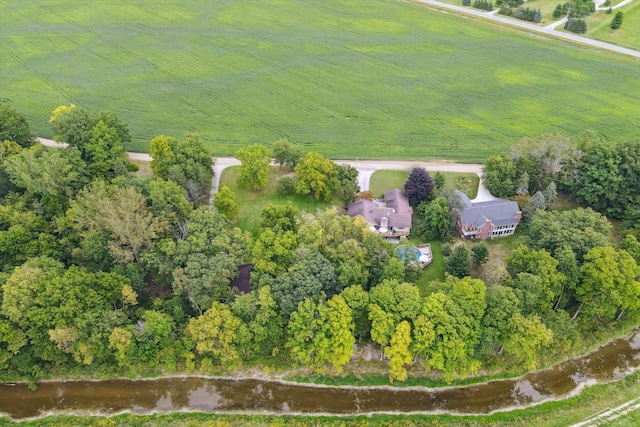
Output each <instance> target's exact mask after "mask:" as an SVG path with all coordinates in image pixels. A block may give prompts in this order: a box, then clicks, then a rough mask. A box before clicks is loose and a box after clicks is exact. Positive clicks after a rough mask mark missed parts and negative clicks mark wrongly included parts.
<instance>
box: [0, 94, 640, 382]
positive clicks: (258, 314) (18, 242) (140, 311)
mask: <svg viewBox="0 0 640 427" xmlns="http://www.w3.org/2000/svg"><path fill="white" fill-rule="evenodd" d="M1 108H2V109H1V110H0V118H1V119H2V121H1V122H0V136H1V137H2V138H4V139H3V142H2V150H1V151H0V154H1V156H0V162H1V163H0V178H1V181H0V182H1V183H2V186H1V187H0V191H1V192H0V197H1V198H2V199H1V200H2V203H1V205H0V285H1V289H2V290H1V293H0V367H2V371H3V372H4V375H5V376H7V377H23V378H30V379H38V378H44V377H46V376H48V375H52V374H54V373H56V372H58V373H59V372H63V373H65V372H95V371H96V370H99V371H100V372H101V373H102V374H105V375H116V374H119V373H122V372H125V373H136V372H140V371H142V370H144V369H163V370H167V371H171V372H174V371H180V372H193V371H200V372H212V371H215V370H219V369H233V368H237V367H240V366H242V365H245V364H253V363H264V364H267V365H273V364H280V365H279V366H289V365H291V364H294V365H297V366H301V367H304V368H306V369H310V370H314V371H316V372H319V373H339V372H341V371H342V370H344V369H345V367H346V366H347V364H348V362H349V361H350V360H351V359H352V357H353V349H354V344H356V343H358V344H360V345H365V344H369V345H373V346H375V347H377V348H378V350H379V352H378V354H379V355H380V358H381V360H382V362H384V363H385V366H387V369H388V374H389V379H390V380H391V381H402V380H404V379H406V378H407V376H408V375H409V373H410V372H411V371H412V370H426V371H431V370H436V371H438V372H440V373H441V374H442V375H443V377H444V379H445V380H446V381H448V382H450V381H452V380H454V379H455V378H458V377H464V376H467V375H470V374H473V373H475V372H477V371H478V370H479V369H480V367H481V366H499V365H500V364H503V365H506V366H524V367H526V368H533V367H535V366H536V365H537V364H538V363H539V360H540V357H541V355H542V354H554V353H561V352H562V351H564V350H566V348H569V347H571V346H572V345H574V344H575V343H576V342H578V341H579V340H580V337H581V336H582V334H589V333H591V332H592V331H593V330H595V329H598V328H603V327H606V326H607V325H611V324H615V323H616V322H617V321H619V320H620V319H622V318H624V316H627V317H631V318H634V319H635V318H637V316H638V308H639V307H640V292H639V291H638V276H639V275H640V271H639V270H638V266H637V262H638V261H639V259H638V257H639V256H640V249H639V246H638V242H637V240H635V238H634V236H633V235H632V234H630V235H629V236H628V237H627V238H625V240H624V241H623V244H622V245H621V246H620V247H618V248H614V247H611V246H609V240H608V233H609V231H610V226H609V224H608V222H607V221H606V219H605V218H604V217H603V216H602V215H600V214H599V213H596V212H594V211H591V210H590V209H585V210H578V211H575V212H570V213H571V215H568V214H567V213H564V212H555V211H545V210H537V211H536V212H534V213H533V214H532V218H531V222H530V225H529V229H530V232H529V235H528V238H527V239H526V242H525V243H526V244H525V245H523V246H521V247H518V248H516V250H514V251H513V253H512V254H511V255H510V256H509V257H508V258H507V260H506V267H505V268H504V269H500V270H498V271H495V272H494V274H493V276H492V277H491V278H489V279H486V280H484V281H483V280H480V279H477V278H471V277H468V276H467V275H464V274H461V275H460V276H461V277H455V276H447V278H446V279H445V280H444V281H442V282H439V281H436V282H432V283H430V284H429V289H428V292H426V293H423V294H421V292H420V291H419V289H418V288H417V287H416V285H415V284H414V283H412V282H414V280H415V277H416V275H415V271H416V266H415V265H414V264H413V263H411V261H409V260H403V259H401V258H400V257H398V256H396V251H395V246H393V245H391V244H390V243H388V242H386V241H385V240H384V239H382V238H381V237H380V236H379V235H376V234H374V233H372V232H370V231H369V224H368V223H367V222H366V221H364V219H363V218H361V217H356V218H351V217H349V216H346V215H342V214H340V213H339V212H338V210H337V209H336V208H331V209H327V210H325V211H320V212H317V213H307V214H300V213H299V212H298V211H297V209H296V208H295V207H294V206H293V205H291V204H285V205H270V206H267V207H266V208H265V209H264V210H263V211H262V214H261V221H260V228H259V231H258V233H257V235H256V236H252V235H250V234H249V233H247V232H243V231H242V230H240V229H238V228H236V227H234V226H233V223H232V222H231V221H230V220H229V218H227V216H225V215H224V214H223V213H221V211H220V210H219V209H217V208H216V206H215V205H214V206H209V205H207V204H204V203H203V196H204V195H206V194H208V186H209V185H210V182H211V177H212V173H213V172H212V167H211V166H212V162H213V161H212V159H211V156H210V154H209V153H208V152H207V150H206V148H205V147H204V144H202V142H201V141H200V139H199V138H198V136H197V135H193V134H187V135H186V136H184V137H183V138H180V139H176V138H173V137H166V136H159V137H156V138H154V140H153V142H152V147H151V151H152V157H153V161H152V163H151V167H152V170H153V172H154V176H153V177H150V178H140V177H137V176H136V175H134V174H133V173H131V170H132V169H135V167H133V166H131V165H130V164H129V163H128V161H127V158H126V144H127V142H128V131H127V127H126V125H125V124H123V123H122V122H121V121H120V120H119V119H118V118H117V117H116V116H115V115H114V114H113V113H100V114H97V115H94V114H93V113H91V112H89V111H86V110H84V109H82V108H81V107H75V106H68V107H61V108H58V109H56V110H54V113H53V114H52V117H51V126H52V129H53V130H54V132H55V133H56V135H58V138H59V139H64V140H66V141H67V142H68V143H69V146H68V147H67V148H58V149H49V148H45V147H42V146H39V145H36V144H35V141H34V139H33V137H32V136H31V134H30V132H29V131H28V125H27V124H26V121H25V120H24V118H22V117H21V116H20V115H19V114H18V113H17V112H16V111H15V110H14V109H13V108H11V107H10V106H8V105H2V107H1ZM244 150H245V152H244V153H240V155H241V156H243V155H245V157H244V160H243V166H244V165H245V164H247V165H260V161H253V160H250V159H258V160H259V159H260V158H262V157H264V150H262V149H261V148H253V147H247V148H246V149H244ZM253 151H255V153H252V152H253ZM585 156H586V155H585ZM294 157H295V158H296V159H297V160H294V161H292V162H294V163H296V164H295V165H292V163H288V162H289V160H284V162H287V164H288V165H289V166H293V167H294V169H295V171H296V175H297V179H301V178H300V176H304V173H302V171H304V170H305V169H306V168H307V166H308V165H305V166H304V167H301V168H300V169H299V167H300V165H304V164H305V160H306V159H307V158H310V159H311V161H310V162H309V163H311V165H316V164H317V163H322V162H318V160H321V159H319V158H318V156H315V155H311V153H309V154H306V155H305V156H304V157H302V156H294ZM533 166H535V162H532V166H531V167H532V168H533ZM252 167H253V166H252ZM329 168H330V167H329ZM319 169H321V170H322V169H323V168H322V167H320V168H319ZM625 170H626V169H625ZM425 173H426V171H425ZM298 174H300V175H298ZM542 175H544V174H543V173H542V172H541V176H540V177H537V176H535V171H534V169H530V176H532V178H530V180H529V181H528V188H530V189H531V190H534V189H536V188H538V187H539V186H540V188H544V187H542V186H545V185H546V181H544V180H545V179H546V177H544V176H542ZM240 176H243V175H242V173H241V174H240ZM245 176H246V175H245ZM250 176H251V177H256V181H259V180H260V179H261V178H260V176H259V174H250ZM313 176H318V173H317V172H316V173H314V174H313ZM337 176H338V175H337V174H336V175H334V178H335V177H337ZM427 176H428V174H427ZM244 179H249V178H244ZM251 179H253V178H251ZM335 179H337V178H335ZM425 179H426V178H425V176H424V174H423V173H422V172H416V177H414V178H413V179H412V180H411V182H410V183H408V184H409V185H408V186H407V191H408V192H409V193H410V200H411V201H412V204H414V205H416V204H417V205H418V206H419V204H420V203H427V204H429V203H435V202H436V201H437V200H438V198H437V197H431V196H430V194H427V195H426V196H425V192H424V191H423V188H422V186H413V188H412V184H415V183H416V182H426V181H424V180H425ZM429 179H430V178H429ZM515 179H516V177H515V176H514V180H515ZM538 179H542V181H541V182H538ZM516 181H517V180H516ZM333 182H335V181H333ZM441 184H442V179H441V177H437V178H436V179H435V180H434V183H433V186H434V188H438V186H439V185H441ZM246 185H250V184H249V183H247V184H246ZM294 187H295V188H296V191H298V190H297V189H298V188H299V189H301V191H302V192H305V191H306V189H307V188H309V189H310V191H309V192H308V194H309V195H310V197H324V193H323V191H324V189H323V188H324V187H321V186H315V187H314V186H312V185H311V184H307V183H305V184H301V183H300V181H296V182H295V183H294ZM412 190H413V193H412ZM334 191H336V190H335V188H334ZM621 191H622V189H621ZM350 193H355V190H354V191H353V192H351V191H350ZM430 197H431V199H430ZM438 203H441V202H438ZM607 206H608V205H607ZM607 206H605V208H606V207H607ZM441 208H442V209H443V210H444V207H443V206H441ZM435 210H436V209H435V208H434V211H435ZM447 215H449V212H447ZM585 224H588V225H589V226H585ZM427 228H428V227H427ZM478 256H479V258H483V257H484V255H482V254H480V255H478ZM247 263H251V264H253V271H252V272H251V283H252V285H253V289H252V291H251V292H250V293H246V294H241V293H239V292H238V291H237V290H236V289H233V288H232V287H230V286H229V282H230V279H233V278H235V277H236V276H237V275H238V266H240V265H244V264H247ZM634 316H635V317H634Z"/></svg>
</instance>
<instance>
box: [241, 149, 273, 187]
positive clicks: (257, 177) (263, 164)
mask: <svg viewBox="0 0 640 427" xmlns="http://www.w3.org/2000/svg"><path fill="white" fill-rule="evenodd" d="M235 156H236V158H237V159H238V160H240V161H241V162H242V165H241V166H240V176H239V177H238V184H239V185H243V186H245V187H247V188H249V189H251V190H262V189H263V188H264V187H265V186H266V185H267V173H268V172H269V169H270V167H269V163H271V158H270V157H269V152H268V150H267V147H265V146H263V145H259V144H253V145H249V146H248V147H246V148H241V149H240V150H238V151H236V154H235Z"/></svg>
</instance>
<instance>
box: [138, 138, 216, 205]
mask: <svg viewBox="0 0 640 427" xmlns="http://www.w3.org/2000/svg"><path fill="white" fill-rule="evenodd" d="M150 154H151V157H152V158H153V160H152V161H151V169H152V170H153V173H154V175H156V176H159V177H160V178H163V179H169V180H172V181H174V182H176V183H177V184H178V185H180V186H181V187H182V188H183V189H184V191H185V193H186V195H187V198H188V199H189V201H191V202H192V203H195V202H196V201H198V200H199V199H200V198H202V197H204V196H205V195H206V194H207V193H208V191H209V187H210V186H211V179H212V178H213V159H212V158H211V154H210V153H209V151H208V150H207V148H206V147H205V146H204V144H203V142H202V141H201V140H200V137H199V136H198V135H196V134H192V133H190V134H187V135H185V137H184V138H182V139H180V140H176V139H174V138H172V137H169V136H164V135H160V136H157V137H155V138H154V139H153V140H152V141H151V151H150Z"/></svg>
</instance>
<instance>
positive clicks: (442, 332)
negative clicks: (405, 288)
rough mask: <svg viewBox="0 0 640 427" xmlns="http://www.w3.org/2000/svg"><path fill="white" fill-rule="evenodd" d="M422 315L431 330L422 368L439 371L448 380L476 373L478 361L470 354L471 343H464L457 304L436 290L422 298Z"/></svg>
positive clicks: (461, 321)
mask: <svg viewBox="0 0 640 427" xmlns="http://www.w3.org/2000/svg"><path fill="white" fill-rule="evenodd" d="M422 314H423V315H424V317H425V319H426V321H428V322H430V323H431V324H432V325H433V330H434V340H433V343H432V344H431V345H430V346H429V348H428V350H427V351H426V357H427V358H426V360H425V361H424V362H423V365H424V367H425V368H426V369H430V368H435V369H438V370H441V371H442V373H443V376H444V380H445V381H446V382H449V383H450V382H451V381H453V379H454V378H456V377H457V376H461V377H463V378H464V377H465V376H467V375H468V374H470V373H473V372H476V371H477V370H478V369H479V367H480V363H479V362H478V361H477V360H474V359H473V357H472V354H473V347H469V344H471V343H470V342H469V343H467V342H465V335H466V326H465V325H464V323H465V320H466V319H465V318H464V317H465V314H464V313H463V312H462V311H461V309H460V307H459V306H458V305H457V304H456V303H455V302H454V301H453V300H452V299H451V298H450V297H449V296H447V295H445V294H444V293H442V292H436V293H433V294H431V295H429V296H428V297H427V298H426V299H425V302H424V306H423V309H422Z"/></svg>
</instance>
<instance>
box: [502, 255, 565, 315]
mask: <svg viewBox="0 0 640 427" xmlns="http://www.w3.org/2000/svg"><path fill="white" fill-rule="evenodd" d="M506 263H507V270H508V271H509V274H511V277H512V278H513V279H514V280H513V282H512V283H510V286H512V287H513V288H514V291H515V293H516V295H517V296H518V299H519V300H520V303H521V309H522V312H523V313H524V314H525V315H528V314H531V313H538V314H541V315H546V314H547V313H548V312H549V311H551V309H552V307H553V302H554V301H556V300H557V299H558V297H559V296H560V292H561V289H562V284H563V283H564V281H565V276H564V275H563V274H562V273H560V272H558V270H556V267H557V266H558V261H557V260H556V259H555V258H553V257H552V256H551V255H550V254H549V252H547V251H546V250H544V249H542V250H538V251H533V250H530V249H529V248H527V247H526V246H524V245H520V246H518V247H517V248H516V249H514V250H513V251H512V252H511V254H510V255H509V256H508V257H507V259H506Z"/></svg>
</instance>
